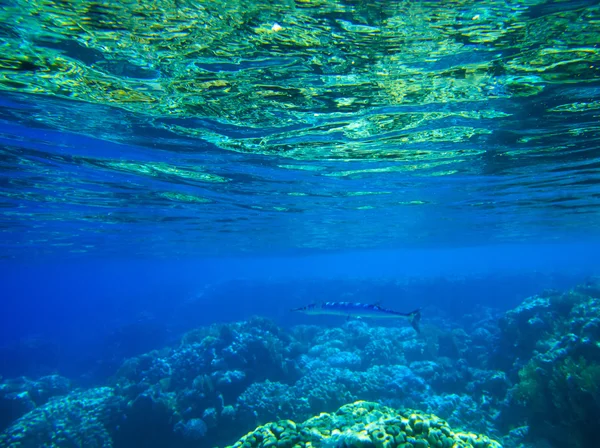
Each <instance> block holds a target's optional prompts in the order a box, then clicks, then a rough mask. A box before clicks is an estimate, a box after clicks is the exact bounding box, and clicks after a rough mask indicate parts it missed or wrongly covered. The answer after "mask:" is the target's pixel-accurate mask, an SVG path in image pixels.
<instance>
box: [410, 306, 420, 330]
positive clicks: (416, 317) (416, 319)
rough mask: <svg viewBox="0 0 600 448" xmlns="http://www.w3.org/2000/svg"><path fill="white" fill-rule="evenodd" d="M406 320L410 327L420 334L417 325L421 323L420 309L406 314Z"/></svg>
mask: <svg viewBox="0 0 600 448" xmlns="http://www.w3.org/2000/svg"><path fill="white" fill-rule="evenodd" d="M408 320H409V322H410V325H411V326H412V327H413V328H414V329H415V331H416V332H417V333H419V334H420V333H421V327H419V323H420V322H421V308H419V309H416V310H414V311H413V312H411V313H408Z"/></svg>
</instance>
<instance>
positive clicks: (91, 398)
mask: <svg viewBox="0 0 600 448" xmlns="http://www.w3.org/2000/svg"><path fill="white" fill-rule="evenodd" d="M120 406H121V403H120V398H119V397H117V396H115V394H114V391H113V390H112V389H111V388H109V387H100V388H95V389H89V390H86V391H74V392H71V393H70V394H68V395H65V396H62V397H55V398H52V399H50V400H49V401H48V402H47V403H46V404H44V405H42V406H40V407H37V408H35V409H33V410H32V411H30V412H28V413H27V414H25V415H24V416H23V417H22V418H20V419H19V420H17V422H16V423H15V424H14V425H12V426H11V427H9V428H8V429H7V430H6V431H5V432H4V433H2V434H0V446H3V447H6V448H39V447H41V446H43V447H46V448H67V447H83V446H85V447H90V448H112V447H113V442H112V437H111V434H110V432H111V431H112V429H113V428H112V427H113V426H114V425H116V424H118V418H119V417H118V416H119V415H120V411H119V409H120Z"/></svg>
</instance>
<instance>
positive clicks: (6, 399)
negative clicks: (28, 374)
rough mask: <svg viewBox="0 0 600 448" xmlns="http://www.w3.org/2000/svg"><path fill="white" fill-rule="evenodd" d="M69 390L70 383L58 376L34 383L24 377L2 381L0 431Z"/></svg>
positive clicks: (0, 390) (50, 376) (40, 379)
mask: <svg viewBox="0 0 600 448" xmlns="http://www.w3.org/2000/svg"><path fill="white" fill-rule="evenodd" d="M70 388H71V382H70V381H69V380H68V379H67V378H65V377H62V376H59V375H48V376H43V377H41V378H39V379H38V380H35V381H34V380H30V379H28V378H25V377H20V378H15V379H12V380H9V379H7V380H4V381H3V382H2V383H0V431H1V430H3V429H4V428H6V427H7V426H8V425H10V424H11V423H12V422H13V421H15V420H16V419H18V418H19V417H21V416H22V415H24V414H26V413H27V412H29V411H31V410H33V409H35V408H36V407H37V406H41V405H43V404H45V403H46V402H47V401H48V400H49V399H50V398H52V397H55V396H59V395H66V394H67V393H68V392H69V390H70Z"/></svg>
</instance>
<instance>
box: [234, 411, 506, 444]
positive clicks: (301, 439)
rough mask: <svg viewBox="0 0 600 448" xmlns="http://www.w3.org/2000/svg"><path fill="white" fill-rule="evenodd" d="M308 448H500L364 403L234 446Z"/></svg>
mask: <svg viewBox="0 0 600 448" xmlns="http://www.w3.org/2000/svg"><path fill="white" fill-rule="evenodd" d="M311 446H322V447H348V446H353V447H377V448H385V447H397V446H412V447H416V448H427V447H433V448H438V447H439V448H442V447H455V448H462V447H477V448H500V444H499V443H498V442H496V441H494V440H491V439H489V438H488V437H487V436H484V435H477V434H471V433H462V432H455V431H453V430H452V429H451V428H450V427H449V426H448V424H447V423H446V422H445V421H443V420H441V419H439V418H438V417H436V416H434V415H427V414H421V413H418V412H413V411H403V412H400V411H396V410H394V409H391V408H388V407H385V406H382V405H379V404H376V403H369V402H364V401H358V402H355V403H352V404H348V405H345V406H342V407H341V408H340V409H339V410H338V411H336V412H335V413H331V414H325V413H324V414H321V415H319V416H318V417H313V418H310V419H308V420H306V421H305V422H304V423H300V424H296V423H294V422H293V421H289V420H287V421H286V420H282V421H279V422H277V423H269V424H267V425H264V426H261V427H259V428H257V429H256V430H254V431H252V432H251V433H249V434H247V435H246V436H244V437H242V438H241V439H240V440H239V441H238V442H236V443H235V444H234V445H233V448H254V447H256V448H258V447H261V448H268V447H278V448H279V447H281V448H286V447H290V448H291V447H311Z"/></svg>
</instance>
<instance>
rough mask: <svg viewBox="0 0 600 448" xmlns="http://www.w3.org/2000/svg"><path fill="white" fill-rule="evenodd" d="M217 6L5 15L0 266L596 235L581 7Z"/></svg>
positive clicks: (591, 89) (591, 19) (590, 45)
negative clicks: (0, 261)
mask: <svg viewBox="0 0 600 448" xmlns="http://www.w3.org/2000/svg"><path fill="white" fill-rule="evenodd" d="M219 5H220V4H219V3H218V2H210V3H206V4H202V3H200V4H196V3H192V2H189V3H188V2H181V1H178V2H168V1H166V2H162V3H161V2H151V3H148V4H146V5H145V4H144V3H143V2H140V3H134V2H117V3H115V4H114V5H113V7H112V8H111V7H109V6H108V5H104V6H102V5H100V4H96V3H94V2H89V3H88V2H85V1H81V2H73V3H69V4H68V5H66V4H61V3H53V2H41V3H37V2H24V3H23V4H20V3H19V2H18V1H14V2H7V3H6V4H5V5H4V6H3V7H2V10H1V12H2V14H3V16H4V18H5V20H4V22H3V23H4V24H3V27H2V33H1V37H0V38H1V39H2V45H3V49H4V50H3V56H2V59H1V60H0V74H1V77H0V90H1V91H2V99H1V103H0V106H1V114H2V115H1V116H0V119H1V120H2V122H1V126H2V127H1V136H0V137H1V138H2V149H1V151H2V170H3V171H2V172H3V177H2V181H3V188H2V198H1V200H2V244H3V251H2V252H3V256H4V257H5V258H13V257H16V258H20V257H23V256H24V257H27V254H32V253H36V254H39V255H43V254H54V253H58V254H61V256H64V255H73V256H78V255H82V254H89V255H90V256H106V255H118V254H119V253H127V254H137V255H138V256H156V255H160V256H178V255H183V256H185V255H192V256H202V255H215V254H221V255H222V254H225V255H227V254H232V253H235V254H239V253H254V254H263V253H278V254H282V253H284V254H289V253H298V252H306V251H309V252H312V251H335V250H345V249H357V248H360V249H374V248H375V249H389V248H403V247H407V246H411V247H413V246H417V247H422V246H428V247H432V246H434V247H437V246H440V245H444V246H445V245H454V246H461V245H473V244H490V243H505V242H519V241H526V242H531V241H535V242H539V241H542V242H548V241H556V240H558V241H572V240H585V241H587V240H589V239H597V237H598V222H600V220H599V219H598V205H599V196H598V190H597V185H598V181H599V178H598V144H597V141H598V136H597V134H598V129H597V122H598V110H599V106H598V101H599V99H598V98H599V94H598V92H599V90H598V88H599V86H598V79H599V73H600V71H599V70H600V68H599V65H598V61H599V59H600V55H599V54H598V51H599V50H598V44H599V42H598V37H597V36H598V32H597V31H598V29H597V28H598V14H599V12H598V7H597V5H596V4H595V2H590V3H586V2H575V3H571V2H560V3H555V2H548V3H546V2H540V1H529V2H520V3H518V4H517V3H512V2H508V3H505V2H459V3H456V4H444V5H443V4H439V3H438V2H419V3H416V4H413V3H405V2H391V3H390V2H374V3H372V4H371V3H364V2H357V3H352V2H350V3H345V2H339V3H338V2H333V1H322V2H314V3H313V2H298V3H294V2H281V3H277V2H276V3H269V4H265V5H263V4H261V3H260V2H225V3H223V4H222V5H220V6H219ZM219 8H222V10H220V9H219ZM125 235H127V237H126V238H125V237H124V236H125Z"/></svg>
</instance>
